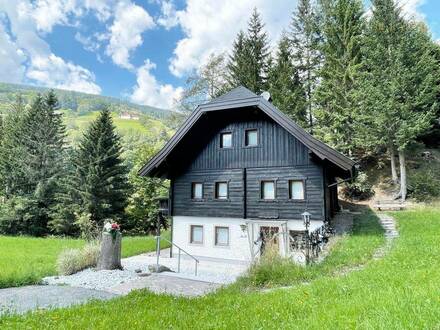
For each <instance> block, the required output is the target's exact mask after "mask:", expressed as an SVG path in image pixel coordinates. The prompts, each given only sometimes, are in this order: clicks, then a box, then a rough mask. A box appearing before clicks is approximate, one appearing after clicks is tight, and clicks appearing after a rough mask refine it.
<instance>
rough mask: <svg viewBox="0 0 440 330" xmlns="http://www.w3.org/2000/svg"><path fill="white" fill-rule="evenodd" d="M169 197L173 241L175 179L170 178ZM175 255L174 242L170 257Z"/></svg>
mask: <svg viewBox="0 0 440 330" xmlns="http://www.w3.org/2000/svg"><path fill="white" fill-rule="evenodd" d="M168 198H169V202H168V214H169V215H170V218H171V224H170V225H171V242H172V241H173V224H174V220H173V204H174V203H173V201H174V180H170V187H169V190H168ZM172 257H173V244H171V246H170V258H172Z"/></svg>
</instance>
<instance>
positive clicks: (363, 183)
mask: <svg viewBox="0 0 440 330" xmlns="http://www.w3.org/2000/svg"><path fill="white" fill-rule="evenodd" d="M342 194H343V195H344V197H345V198H347V199H350V200H353V199H356V200H361V201H362V200H366V199H369V198H371V197H373V196H374V190H373V187H372V185H371V183H370V182H369V181H368V176H367V174H366V173H365V172H359V173H358V175H357V177H356V179H355V180H354V181H353V182H351V183H346V184H345V186H344V187H343V188H342Z"/></svg>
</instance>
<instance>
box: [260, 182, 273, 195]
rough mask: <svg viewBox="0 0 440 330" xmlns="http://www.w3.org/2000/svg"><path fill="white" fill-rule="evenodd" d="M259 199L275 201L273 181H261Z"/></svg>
mask: <svg viewBox="0 0 440 330" xmlns="http://www.w3.org/2000/svg"><path fill="white" fill-rule="evenodd" d="M261 199H265V200H272V199H275V181H261Z"/></svg>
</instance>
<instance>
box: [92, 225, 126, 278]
mask: <svg viewBox="0 0 440 330" xmlns="http://www.w3.org/2000/svg"><path fill="white" fill-rule="evenodd" d="M121 241H122V235H121V233H120V232H117V233H116V237H115V238H113V235H112V234H110V233H106V232H104V233H102V240H101V252H100V254H99V260H98V266H97V269H98V270H103V269H107V270H112V269H122V265H121Z"/></svg>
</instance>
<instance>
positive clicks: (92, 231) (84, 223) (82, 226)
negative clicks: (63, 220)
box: [75, 213, 101, 241]
mask: <svg viewBox="0 0 440 330" xmlns="http://www.w3.org/2000/svg"><path fill="white" fill-rule="evenodd" d="M75 216H76V220H75V225H76V226H78V228H79V230H80V233H81V237H82V238H84V239H85V240H86V241H93V240H96V239H98V237H99V235H100V233H101V231H100V229H99V227H98V225H97V224H96V223H95V222H94V221H93V220H92V219H91V214H90V213H79V214H75Z"/></svg>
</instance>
